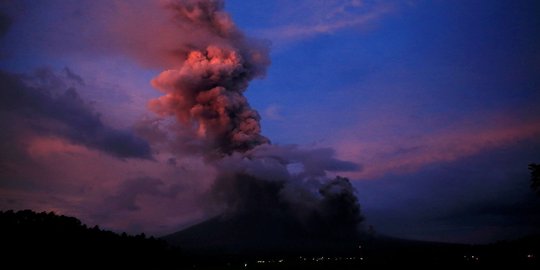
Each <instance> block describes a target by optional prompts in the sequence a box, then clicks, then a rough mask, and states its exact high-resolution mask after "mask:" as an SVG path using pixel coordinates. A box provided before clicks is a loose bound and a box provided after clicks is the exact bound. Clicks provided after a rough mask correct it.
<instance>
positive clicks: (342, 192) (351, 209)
mask: <svg viewBox="0 0 540 270" xmlns="http://www.w3.org/2000/svg"><path fill="white" fill-rule="evenodd" d="M333 154H334V153H333V151H331V150H329V149H315V150H304V149H299V148H297V147H292V146H285V147H284V146H273V145H262V146H259V147H257V148H255V149H253V150H250V151H248V152H246V153H243V154H238V153H237V154H234V155H232V156H228V157H226V158H224V159H222V160H220V161H219V162H217V165H216V166H217V167H218V171H219V172H220V174H219V175H218V177H217V179H216V182H215V184H214V187H213V189H212V193H211V199H212V200H213V201H214V202H215V203H216V205H217V207H218V208H220V210H221V211H222V212H224V213H225V218H228V217H233V218H234V217H238V216H245V215H251V216H252V215H254V214H255V215H257V216H266V217H268V216H270V217H274V218H276V219H277V220H285V221H287V222H289V223H292V226H293V227H295V226H296V227H297V228H296V229H297V230H300V231H306V232H312V233H317V234H318V235H319V236H321V232H324V233H325V234H326V235H328V234H332V233H334V234H339V235H350V236H352V235H353V233H354V232H355V231H356V230H357V229H358V225H359V223H360V222H361V221H362V220H363V217H362V215H361V211H360V206H359V203H358V199H357V197H356V195H355V190H354V188H353V186H352V185H351V183H350V182H349V180H348V179H347V178H344V177H339V176H337V177H335V178H334V179H330V178H328V177H327V176H326V172H332V171H352V170H357V169H359V168H358V166H357V165H355V164H352V163H350V162H345V161H341V160H338V159H335V158H333ZM293 167H294V168H293Z"/></svg>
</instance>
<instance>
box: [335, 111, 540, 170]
mask: <svg viewBox="0 0 540 270" xmlns="http://www.w3.org/2000/svg"><path fill="white" fill-rule="evenodd" d="M518 119H519V120H518ZM396 120H397V121H400V120H399V119H396ZM390 121H391V120H390ZM478 121H480V120H478ZM539 121H540V119H537V118H536V117H535V116H518V115H514V116H509V115H491V116H490V117H487V118H485V119H483V120H482V122H477V121H475V122H467V121H463V122H461V123H459V122H458V123H454V124H452V125H448V126H447V127H442V128H440V129H438V130H433V131H423V130H422V131H421V132H419V133H414V134H400V135H398V136H384V137H383V136H381V137H380V139H377V138H378V136H375V134H376V133H377V131H375V130H376V129H377V126H378V125H379V124H375V122H379V123H384V124H383V125H384V126H387V125H393V124H392V123H385V121H373V123H374V126H370V125H367V126H365V127H363V128H364V129H365V130H370V129H371V131H370V132H372V135H373V137H371V139H370V138H367V137H364V138H362V137H358V138H352V137H349V138H348V139H347V138H344V139H343V140H341V141H339V142H337V144H336V146H335V147H336V149H337V152H338V153H339V155H338V156H339V157H342V158H345V159H348V160H354V161H356V162H358V163H361V164H363V165H364V170H363V171H362V172H360V173H354V174H351V175H350V176H351V177H355V178H359V179H371V178H377V177H380V176H383V175H384V174H388V173H397V174H402V173H411V172H414V171H416V170H418V169H421V168H422V167H425V166H429V165H430V164H436V163H441V162H452V161H455V160H460V159H463V158H466V157H469V156H472V155H476V154H479V153H482V152H484V151H489V150H492V149H497V148H504V147H507V146H512V145H515V144H516V143H520V142H523V141H527V140H534V139H535V138H539V137H540V126H539V125H538V123H539ZM386 122H388V119H387V120H386ZM394 124H395V126H396V127H399V126H402V125H403V123H394ZM374 129H375V130H374Z"/></svg>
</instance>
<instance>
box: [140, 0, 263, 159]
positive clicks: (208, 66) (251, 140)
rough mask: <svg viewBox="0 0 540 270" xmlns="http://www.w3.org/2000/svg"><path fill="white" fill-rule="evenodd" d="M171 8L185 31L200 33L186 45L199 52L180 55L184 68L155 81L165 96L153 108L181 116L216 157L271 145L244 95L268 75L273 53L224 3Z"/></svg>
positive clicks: (187, 3)
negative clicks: (250, 36) (247, 32)
mask: <svg viewBox="0 0 540 270" xmlns="http://www.w3.org/2000/svg"><path fill="white" fill-rule="evenodd" d="M171 7H172V8H173V10H175V11H176V13H175V14H176V17H175V18H176V20H178V21H179V22H180V23H181V25H182V26H183V27H187V26H189V27H192V29H193V31H194V32H198V33H196V34H194V35H193V37H192V38H193V40H191V43H190V44H189V45H186V47H193V49H191V50H189V51H187V52H185V53H184V52H182V53H179V55H178V56H177V57H178V60H179V62H181V63H182V64H181V66H180V67H179V68H178V69H172V70H167V71H164V72H162V73H161V74H159V76H157V77H156V78H155V79H154V80H153V81H152V85H153V86H154V87H155V88H157V89H159V90H160V91H162V92H163V93H165V95H164V96H162V97H160V98H158V99H155V100H152V101H151V102H150V108H151V109H153V110H154V111H155V112H157V113H158V114H160V115H164V116H165V115H174V116H176V118H177V120H178V121H179V122H180V123H182V124H183V125H184V126H185V127H188V128H191V129H193V131H194V133H195V135H196V136H197V137H198V138H200V139H202V140H203V141H204V142H205V144H206V145H207V147H209V148H210V150H211V151H212V152H214V154H231V153H232V152H234V151H240V152H244V151H246V150H249V149H251V148H253V147H255V146H257V145H260V144H264V143H268V139H267V138H265V137H264V136H262V135H261V134H260V133H261V128H260V125H259V120H260V117H259V114H258V113H257V112H256V111H255V110H253V109H252V108H251V107H250V106H249V103H248V102H247V100H246V98H245V97H244V96H243V92H244V91H245V90H246V88H247V86H248V83H249V81H251V80H252V79H253V78H255V77H257V76H262V75H264V71H265V68H266V66H267V65H268V55H267V49H266V48H264V47H262V46H256V43H257V42H255V41H250V40H248V39H246V38H245V36H244V35H243V34H241V32H240V31H238V30H237V29H236V28H235V26H234V24H233V22H232V21H231V19H230V18H229V16H228V15H227V14H226V13H224V12H223V10H222V7H223V4H222V2H221V1H182V2H178V3H177V4H174V5H171ZM180 51H181V50H180Z"/></svg>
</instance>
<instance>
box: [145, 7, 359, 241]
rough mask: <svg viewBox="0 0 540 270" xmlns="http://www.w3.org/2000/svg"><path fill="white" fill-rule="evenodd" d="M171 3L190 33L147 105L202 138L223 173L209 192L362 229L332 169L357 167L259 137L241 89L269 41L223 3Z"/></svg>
mask: <svg viewBox="0 0 540 270" xmlns="http://www.w3.org/2000/svg"><path fill="white" fill-rule="evenodd" d="M167 7H168V8H169V9H171V10H172V11H173V13H174V15H175V16H174V21H175V23H177V25H178V27H179V28H181V29H184V30H182V31H181V32H183V33H188V32H187V31H185V30H186V29H191V32H189V34H186V36H185V37H184V38H185V40H186V42H185V44H184V46H181V47H180V48H179V49H178V51H176V52H175V53H174V55H175V57H177V59H178V67H176V68H174V69H169V70H166V71H163V72H162V73H161V74H159V75H158V76H157V77H156V78H155V79H153V80H152V85H153V86H154V87H155V88H157V89H158V90H160V91H161V92H163V93H164V95H163V96H161V97H160V98H157V99H154V100H152V101H150V104H149V106H150V108H151V109H152V110H153V111H154V112H156V113H157V114H159V115H161V116H163V117H167V116H174V117H175V119H176V120H177V122H178V123H180V124H181V125H182V129H183V130H184V131H185V130H188V132H191V134H192V137H194V138H196V140H198V141H200V142H201V143H200V145H202V148H203V153H204V154H205V156H206V157H207V159H206V161H207V162H209V163H210V165H212V166H214V167H215V168H216V169H217V172H218V175H217V177H216V179H215V183H214V187H213V189H212V191H211V192H210V194H209V195H210V196H209V197H210V198H211V200H213V201H214V202H215V204H216V205H218V206H219V208H220V209H219V210H220V211H221V213H224V216H233V217H234V216H242V215H243V216H246V215H248V216H249V215H252V214H254V213H255V214H259V215H260V214H261V213H263V214H264V215H265V216H266V217H272V218H273V220H274V221H275V222H276V223H279V222H282V223H283V222H286V223H287V224H289V223H291V224H293V225H292V226H288V227H296V228H308V230H310V231H313V232H321V231H325V232H328V231H334V232H339V233H343V234H345V235H347V234H349V235H350V234H351V233H353V232H354V231H356V230H357V228H358V224H359V223H360V222H361V221H362V216H361V214H360V207H359V205H358V200H357V198H356V196H355V192H354V188H353V187H352V185H351V184H350V182H349V181H348V179H346V178H342V177H337V178H335V179H329V178H328V177H327V176H326V173H327V172H331V171H351V170H358V169H359V168H358V166H357V165H356V164H352V163H349V162H345V161H340V160H337V159H335V158H333V155H334V152H333V151H332V150H331V149H314V150H303V149H299V148H297V147H294V146H275V145H271V144H270V142H269V140H268V139H267V138H266V137H264V136H262V135H261V128H260V124H259V120H260V117H259V114H258V113H257V112H256V111H255V110H254V109H252V108H251V107H250V105H249V103H248V101H247V100H246V98H245V97H244V95H243V93H244V91H246V89H247V87H248V84H249V82H250V81H251V80H252V79H254V78H258V77H261V76H263V75H264V74H265V70H266V67H267V66H268V65H269V60H268V49H267V48H266V47H265V46H262V45H263V43H262V42H260V41H256V40H253V39H249V38H247V37H246V36H245V35H244V34H243V33H241V32H240V30H238V29H237V28H236V26H235V25H234V23H233V22H232V20H231V18H230V17H229V16H228V15H227V14H226V13H225V12H224V10H223V2H222V1H218V0H186V1H175V2H173V3H170V4H169V5H168V6H167ZM187 41H189V42H187ZM181 139H182V140H184V139H185V137H182V138H181ZM208 157H210V158H208ZM291 166H296V167H297V168H298V169H297V170H293V171H291V170H290V167H291ZM272 218H271V219H272ZM301 230H302V229H299V231H301Z"/></svg>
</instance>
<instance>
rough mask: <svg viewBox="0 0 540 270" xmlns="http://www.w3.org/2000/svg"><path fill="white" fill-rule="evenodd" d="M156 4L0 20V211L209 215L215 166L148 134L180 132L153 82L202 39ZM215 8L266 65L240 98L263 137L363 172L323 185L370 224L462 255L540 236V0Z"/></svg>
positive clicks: (130, 227)
mask: <svg viewBox="0 0 540 270" xmlns="http://www.w3.org/2000/svg"><path fill="white" fill-rule="evenodd" d="M166 3H167V1H84V0H81V1H62V0H55V1H4V2H2V3H1V4H0V7H1V9H0V11H1V13H0V60H1V61H0V80H1V81H2V83H1V86H0V87H1V90H2V93H1V94H0V95H1V99H0V127H1V128H2V130H3V132H2V133H0V138H1V139H2V144H1V145H0V148H1V151H0V152H2V154H0V194H1V196H0V209H4V210H5V209H25V208H31V209H35V210H38V211H55V212H59V213H62V214H69V215H74V216H77V217H79V218H81V219H82V220H83V221H84V222H86V223H88V224H99V225H100V226H102V227H105V228H110V229H113V230H118V231H124V230H126V231H129V232H140V231H145V232H147V233H150V234H155V235H163V234H166V233H171V232H174V231H176V230H178V229H180V228H184V227H186V226H189V225H191V224H194V223H197V222H200V221H201V220H204V219H206V218H208V217H209V215H210V213H213V211H212V209H209V208H212V206H209V205H208V203H207V201H208V198H207V196H208V190H209V189H211V186H212V183H213V181H214V180H213V178H214V176H215V174H216V172H215V171H216V168H215V167H213V166H209V165H208V164H207V162H206V161H205V157H203V156H201V155H202V154H201V153H193V152H190V151H187V150H186V149H187V148H188V146H186V145H184V144H181V143H177V144H169V143H164V142H165V141H168V139H167V138H169V137H170V136H172V135H171V134H167V133H165V134H164V133H160V132H156V129H154V127H155V126H156V125H167V124H171V123H170V122H174V121H171V120H170V119H169V122H166V121H165V122H163V121H157V120H156V111H155V108H152V106H151V105H149V101H150V100H154V99H156V98H159V97H160V96H162V95H163V93H160V91H165V90H163V89H161V90H160V89H159V84H157V86H158V87H155V86H156V83H151V82H152V81H153V80H154V79H155V78H157V76H161V75H160V74H161V72H163V71H164V70H168V69H178V68H179V65H181V64H182V63H181V62H179V61H178V60H177V59H176V58H175V57H171V55H170V52H174V50H180V47H179V45H178V44H183V43H185V40H187V39H188V38H187V37H192V36H196V37H197V41H200V40H206V39H208V38H207V37H205V36H204V33H203V34H200V33H202V32H204V31H202V30H200V29H198V28H196V29H186V28H185V27H184V28H182V25H178V23H174V22H172V20H171V18H172V16H171V14H170V11H169V10H167V9H165V8H163V5H164V4H166ZM224 4H225V7H224V8H225V11H226V12H227V13H228V14H229V15H230V18H232V21H234V24H235V25H236V27H237V28H238V29H241V30H242V31H243V32H244V33H245V34H246V35H247V36H250V37H252V39H250V40H249V42H247V43H246V44H249V46H254V47H256V48H257V50H260V51H266V50H269V58H268V59H262V60H260V61H261V64H260V65H261V66H263V68H261V69H260V70H257V71H256V73H255V75H254V77H253V79H254V80H253V81H251V83H250V84H249V86H248V88H247V91H246V92H245V96H246V97H247V101H248V102H249V104H250V106H251V108H253V109H254V110H257V111H258V112H259V114H260V117H261V121H260V127H261V129H262V134H263V135H264V136H265V137H266V138H268V139H269V140H270V141H271V142H272V144H273V145H282V146H288V145H289V146H290V145H295V146H294V147H297V148H299V149H304V150H305V151H307V152H309V149H327V150H328V151H326V152H324V154H322V156H324V155H329V156H331V158H332V159H333V158H335V159H339V160H342V161H344V162H348V163H347V164H349V165H350V164H356V166H353V167H354V168H353V167H351V166H341V165H340V166H337V167H339V168H337V169H335V170H328V172H327V173H328V174H330V175H334V174H335V175H342V176H346V177H348V178H349V179H350V180H351V182H352V184H353V186H354V187H355V189H356V192H357V196H358V200H359V202H360V205H361V210H362V213H363V215H364V216H365V221H364V223H365V224H369V225H373V226H374V228H375V230H376V231H377V232H378V233H380V234H384V235H391V236H396V237H402V238H408V239H421V240H430V241H445V242H465V243H486V242H490V241H496V240H501V239H505V238H516V237H520V236H523V235H527V234H530V233H539V232H540V231H539V230H540V229H539V228H540V214H539V213H540V197H538V196H536V195H535V194H534V192H532V191H531V189H530V188H529V172H528V170H527V165H528V164H529V163H532V162H536V163H539V162H540V107H539V104H540V76H539V75H540V18H539V17H538V16H537V14H539V13H540V4H539V3H538V2H537V1H502V0H494V1H487V0H486V1H481V0H474V1H442V0H441V1H422V0H418V1H414V0H411V1H390V0H380V1H367V0H366V1H362V0H335V1H319V0H300V1H285V0H275V1H258V0H257V1H241V0H230V1H225V3H224ZM198 30H199V31H198ZM199 35H201V36H203V37H199ZM242 42H244V41H242ZM241 45H242V46H244V45H245V44H244V43H241ZM193 46H196V45H193ZM245 46H248V45H245ZM164 52H166V53H164ZM266 60H269V62H268V63H267V62H265V61H266ZM250 79H251V77H250ZM156 88H158V89H156ZM158 90H160V91H158ZM182 128H183V127H182V126H180V127H176V130H175V133H174V134H176V135H177V134H182V132H183V131H182ZM178 129H179V130H180V131H179V130H178ZM184 129H185V127H184ZM182 138H184V137H182ZM313 153H321V152H317V151H315V150H314V151H313ZM328 160H329V159H328ZM326 161H327V160H326ZM326 161H325V162H326ZM323 163H324V162H323ZM325 164H327V163H325ZM340 164H341V163H340ZM343 164H345V163H343ZM343 164H342V165H343Z"/></svg>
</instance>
